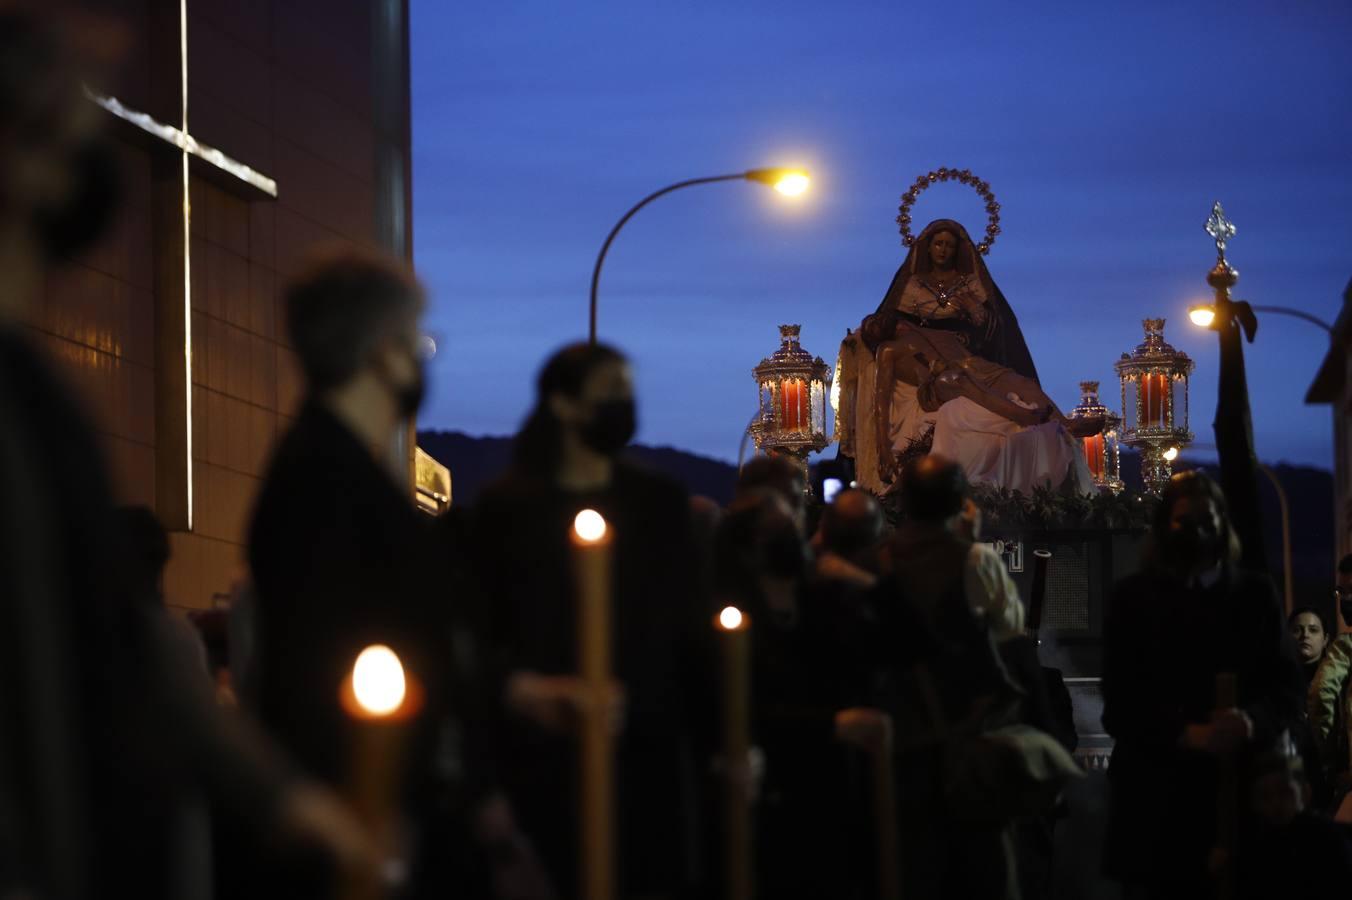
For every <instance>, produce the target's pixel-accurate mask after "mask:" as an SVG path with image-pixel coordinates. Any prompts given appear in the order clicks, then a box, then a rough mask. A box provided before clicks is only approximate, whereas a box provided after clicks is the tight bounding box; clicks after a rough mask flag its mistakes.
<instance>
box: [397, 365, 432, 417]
mask: <svg viewBox="0 0 1352 900" xmlns="http://www.w3.org/2000/svg"><path fill="white" fill-rule="evenodd" d="M413 372H414V375H413V380H412V381H410V382H409V383H408V384H406V385H404V386H403V387H401V388H398V389H397V390H396V391H395V393H394V402H395V404H396V405H398V407H399V418H401V419H411V418H413V417H414V416H415V415H417V414H418V409H419V407H421V406H422V402H423V397H424V396H425V395H426V393H427V373H426V370H425V367H424V366H423V364H422V363H421V362H417V363H415V365H414V369H413Z"/></svg>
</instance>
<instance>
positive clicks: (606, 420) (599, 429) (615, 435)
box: [581, 397, 638, 456]
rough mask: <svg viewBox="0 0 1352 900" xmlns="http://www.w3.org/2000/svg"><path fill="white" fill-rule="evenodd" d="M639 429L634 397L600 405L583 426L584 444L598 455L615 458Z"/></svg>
mask: <svg viewBox="0 0 1352 900" xmlns="http://www.w3.org/2000/svg"><path fill="white" fill-rule="evenodd" d="M637 429H638V413H637V412H636V411H635V409H634V399H633V398H632V397H622V398H619V399H615V400H607V401H605V402H604V403H599V404H597V405H596V407H595V408H594V409H593V410H592V417H591V421H590V422H588V423H587V424H586V425H584V426H582V432H581V434H582V442H583V443H585V444H586V445H587V446H588V447H590V448H592V449H593V450H595V451H596V452H597V453H602V454H604V455H606V456H614V455H615V454H617V453H619V452H620V451H621V450H623V449H624V447H625V445H626V444H628V443H629V442H630V441H631V440H632V439H633V437H634V432H635V431H636V430H637Z"/></svg>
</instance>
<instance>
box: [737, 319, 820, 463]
mask: <svg viewBox="0 0 1352 900" xmlns="http://www.w3.org/2000/svg"><path fill="white" fill-rule="evenodd" d="M799 330H800V326H798V325H780V326H779V336H780V338H781V340H782V342H781V343H780V345H779V349H778V350H776V351H775V352H774V353H772V354H771V355H770V356H768V357H766V358H765V359H763V360H761V363H760V365H758V366H756V368H755V369H753V370H752V371H753V373H754V374H755V376H756V384H757V385H758V386H759V388H760V413H759V415H758V416H757V417H756V419H755V421H753V422H752V423H751V426H750V428H749V429H748V431H750V433H751V437H752V439H753V440H755V442H756V449H757V450H759V451H761V452H762V453H782V454H784V455H786V456H791V457H793V459H794V461H795V462H797V463H798V466H799V468H801V469H802V470H803V480H804V482H807V481H808V477H807V456H808V454H809V453H812V452H815V451H821V450H824V449H826V446H827V445H828V444H830V443H831V434H830V431H829V430H828V429H827V425H826V406H827V402H828V396H829V390H830V387H831V373H830V371H829V370H828V369H827V367H826V363H824V362H822V358H821V357H820V356H817V357H814V356H813V355H812V354H810V353H808V352H807V351H806V350H804V349H803V348H802V347H801V346H799V344H798V332H799Z"/></svg>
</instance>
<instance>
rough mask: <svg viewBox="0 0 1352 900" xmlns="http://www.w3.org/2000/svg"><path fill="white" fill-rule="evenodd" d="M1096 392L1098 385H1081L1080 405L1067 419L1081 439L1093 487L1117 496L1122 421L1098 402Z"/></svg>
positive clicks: (1119, 483)
mask: <svg viewBox="0 0 1352 900" xmlns="http://www.w3.org/2000/svg"><path fill="white" fill-rule="evenodd" d="M1098 392H1099V383H1098V382H1097V381H1081V382H1080V405H1079V406H1077V407H1075V408H1074V409H1072V410H1071V411H1070V413H1069V414H1068V415H1067V418H1068V419H1070V420H1072V422H1074V424H1075V426H1076V427H1075V428H1074V432H1075V434H1077V435H1079V437H1080V447H1081V449H1082V450H1083V452H1084V461H1085V462H1086V463H1087V464H1088V465H1089V474H1090V475H1092V476H1094V484H1096V485H1098V487H1099V490H1105V491H1111V492H1113V493H1114V494H1116V493H1118V492H1119V491H1121V490H1122V478H1121V477H1120V472H1121V465H1122V461H1121V458H1120V456H1119V453H1118V432H1117V429H1118V426H1119V425H1121V424H1122V420H1121V419H1120V418H1119V417H1118V416H1117V414H1116V413H1114V412H1113V411H1112V410H1110V409H1108V407H1106V406H1104V405H1103V404H1102V403H1101V402H1099V395H1098Z"/></svg>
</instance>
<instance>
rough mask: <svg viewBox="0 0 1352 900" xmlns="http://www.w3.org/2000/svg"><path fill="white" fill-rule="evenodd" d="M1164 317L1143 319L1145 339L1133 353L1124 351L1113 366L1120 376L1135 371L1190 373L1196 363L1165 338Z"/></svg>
mask: <svg viewBox="0 0 1352 900" xmlns="http://www.w3.org/2000/svg"><path fill="white" fill-rule="evenodd" d="M1164 322H1165V320H1164V319H1142V320H1141V326H1142V327H1143V328H1144V330H1145V340H1144V341H1142V342H1141V343H1140V344H1138V345H1137V346H1136V349H1135V350H1134V351H1132V352H1131V353H1123V354H1122V358H1121V359H1119V360H1118V361H1117V362H1116V363H1115V364H1114V366H1113V368H1115V369H1116V370H1117V374H1118V375H1119V376H1124V375H1128V374H1130V373H1133V372H1169V373H1170V374H1174V375H1188V374H1190V373H1191V372H1192V370H1193V368H1194V363H1193V361H1192V359H1191V358H1189V356H1188V354H1186V353H1184V352H1183V351H1182V350H1176V349H1174V347H1173V346H1172V345H1170V344H1169V342H1168V341H1166V340H1165V339H1164Z"/></svg>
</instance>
